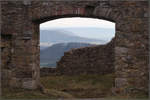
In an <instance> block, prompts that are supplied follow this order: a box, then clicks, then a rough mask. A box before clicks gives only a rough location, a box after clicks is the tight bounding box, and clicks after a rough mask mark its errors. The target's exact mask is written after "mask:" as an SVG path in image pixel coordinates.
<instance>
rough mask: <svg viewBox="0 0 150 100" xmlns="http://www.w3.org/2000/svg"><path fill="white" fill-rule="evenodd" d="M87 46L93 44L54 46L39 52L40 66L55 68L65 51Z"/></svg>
mask: <svg viewBox="0 0 150 100" xmlns="http://www.w3.org/2000/svg"><path fill="white" fill-rule="evenodd" d="M87 46H93V44H89V43H73V42H71V43H58V44H54V45H52V46H50V47H48V48H46V49H43V50H41V51H40V65H41V66H50V67H55V66H56V61H59V59H60V58H61V57H62V56H63V55H64V52H65V51H69V50H71V49H72V48H80V47H87Z"/></svg>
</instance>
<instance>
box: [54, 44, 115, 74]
mask: <svg viewBox="0 0 150 100" xmlns="http://www.w3.org/2000/svg"><path fill="white" fill-rule="evenodd" d="M114 59H115V54H114V41H111V42H110V43H108V44H106V45H97V46H92V47H83V48H78V49H72V50H70V51H68V52H65V53H64V56H63V57H62V58H61V59H60V61H59V62H58V63H57V71H58V73H60V74H65V75H78V74H108V73H114V69H115V67H114Z"/></svg>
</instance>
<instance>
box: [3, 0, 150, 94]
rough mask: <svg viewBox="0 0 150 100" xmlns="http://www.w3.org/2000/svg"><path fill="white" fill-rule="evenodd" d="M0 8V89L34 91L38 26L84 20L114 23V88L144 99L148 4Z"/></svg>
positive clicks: (48, 1)
mask: <svg viewBox="0 0 150 100" xmlns="http://www.w3.org/2000/svg"><path fill="white" fill-rule="evenodd" d="M0 4H1V13H2V15H1V19H2V20H1V21H2V25H1V26H2V27H1V29H2V30H1V33H2V34H1V38H2V41H1V43H0V46H1V58H2V59H1V60H2V64H1V68H2V85H3V87H5V86H10V87H18V88H29V89H36V88H38V86H39V78H40V65H39V63H40V61H39V60H40V59H39V54H40V49H39V34H40V33H39V30H40V29H39V25H40V24H41V23H43V22H46V21H50V20H53V19H57V18H64V17H90V18H98V19H104V20H108V21H112V22H115V23H116V36H115V40H114V53H115V56H114V67H115V74H116V78H115V80H114V81H115V88H117V89H119V90H120V91H121V93H126V94H131V93H132V91H130V90H139V91H145V92H146V93H147V94H148V73H149V72H148V63H149V62H148V61H149V55H148V50H149V48H148V45H149V44H148V40H149V38H148V0H138V1H137V0H92V1H84V0H78V1H69V0H67V1H55V0H53V1H52V0H42V1H39V0H38V1H37V0H32V1H30V0H28V2H27V1H26V0H19V1H10V0H9V1H7V0H5V1H3V0H1V1H0ZM91 34H92V33H91ZM12 84H13V85H12ZM126 91H127V92H126Z"/></svg>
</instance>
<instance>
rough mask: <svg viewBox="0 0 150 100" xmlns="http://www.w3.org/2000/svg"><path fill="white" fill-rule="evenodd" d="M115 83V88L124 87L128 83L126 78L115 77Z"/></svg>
mask: <svg viewBox="0 0 150 100" xmlns="http://www.w3.org/2000/svg"><path fill="white" fill-rule="evenodd" d="M115 84H116V85H115V86H116V88H121V87H125V86H126V85H127V84H128V81H127V78H116V79H115Z"/></svg>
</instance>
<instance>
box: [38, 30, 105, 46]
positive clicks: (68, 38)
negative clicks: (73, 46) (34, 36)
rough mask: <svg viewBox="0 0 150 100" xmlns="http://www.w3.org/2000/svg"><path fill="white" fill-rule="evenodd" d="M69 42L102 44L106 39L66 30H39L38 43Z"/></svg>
mask: <svg viewBox="0 0 150 100" xmlns="http://www.w3.org/2000/svg"><path fill="white" fill-rule="evenodd" d="M69 42H82V43H94V44H95V43H99V44H103V43H105V42H106V41H104V40H98V39H90V38H84V37H79V36H75V33H73V32H70V31H66V30H41V31H40V43H51V44H56V43H69ZM41 46H42V45H41Z"/></svg>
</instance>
